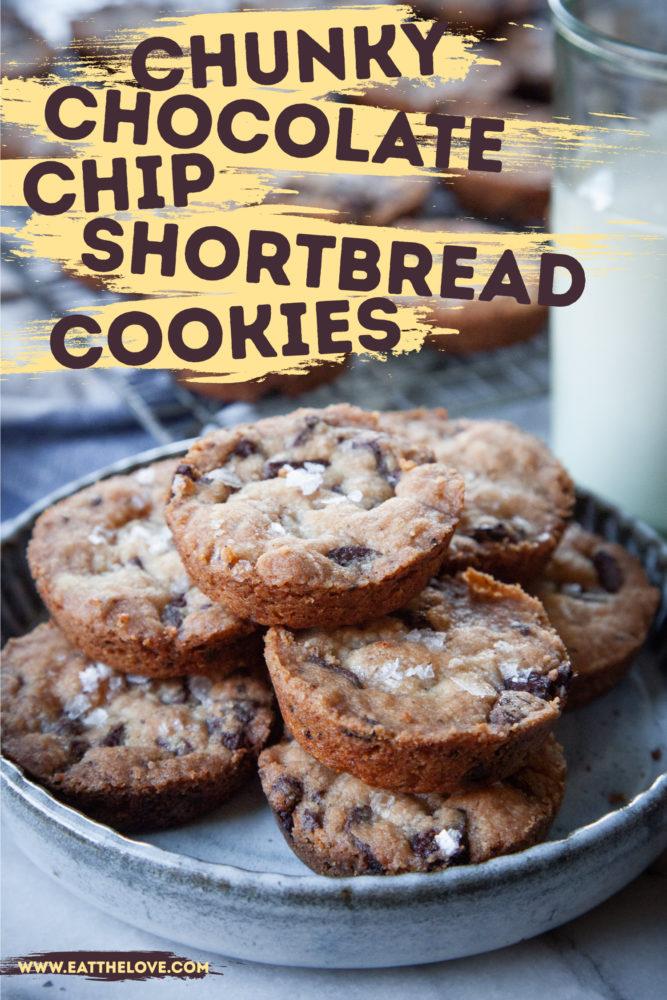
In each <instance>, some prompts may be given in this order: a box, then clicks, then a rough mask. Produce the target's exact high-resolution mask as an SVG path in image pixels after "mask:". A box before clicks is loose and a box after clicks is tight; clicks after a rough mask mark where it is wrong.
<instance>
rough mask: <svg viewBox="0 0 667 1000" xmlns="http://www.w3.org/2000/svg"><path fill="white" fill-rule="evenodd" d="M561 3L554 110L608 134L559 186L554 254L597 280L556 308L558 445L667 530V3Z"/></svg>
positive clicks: (593, 479) (587, 473) (608, 492)
mask: <svg viewBox="0 0 667 1000" xmlns="http://www.w3.org/2000/svg"><path fill="white" fill-rule="evenodd" d="M549 3H550V5H551V8H552V13H553V15H554V20H555V23H556V28H557V38H556V67H557V69H556V92H555V108H554V112H555V115H562V116H566V117H567V118H569V119H570V120H572V121H574V122H577V123H579V124H582V125H592V126H597V127H600V126H603V127H604V128H605V129H608V130H609V131H608V132H605V134H604V142H605V147H606V148H604V149H599V151H598V152H597V153H596V152H595V151H591V148H590V147H588V148H586V147H585V144H584V145H582V150H581V159H580V160H579V162H577V158H576V157H575V160H574V162H571V163H569V164H568V165H564V166H560V167H558V168H557V171H556V176H555V180H554V188H553V193H552V208H551V227H550V228H551V231H552V232H553V233H555V234H558V235H556V236H555V238H554V244H555V248H556V249H562V250H563V252H570V253H572V254H573V255H574V256H576V257H577V258H578V259H579V260H580V261H581V263H582V265H583V267H584V269H585V271H586V288H585V290H584V293H583V295H582V297H581V298H580V299H579V300H578V301H577V302H576V303H574V304H573V305H571V306H566V307H562V308H557V309H552V310H551V364H552V443H553V447H554V450H555V451H556V453H557V454H558V456H559V457H560V458H561V459H562V461H563V462H564V463H565V465H566V466H567V467H568V469H569V471H570V472H571V474H572V476H573V478H574V479H575V480H576V481H577V482H579V483H581V484H582V485H583V486H585V487H588V488H589V489H592V490H594V491H595V492H597V493H599V494H600V495H602V496H604V497H606V498H607V499H608V500H611V501H613V502H614V503H617V504H618V505H619V506H621V507H622V508H623V509H624V510H626V511H627V512H629V513H631V514H634V515H636V516H638V517H641V518H642V519H644V520H646V521H648V522H649V523H650V524H652V525H654V526H655V527H656V528H658V529H660V530H662V531H663V532H667V0H549ZM582 237H585V239H582Z"/></svg>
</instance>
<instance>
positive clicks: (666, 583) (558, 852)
mask: <svg viewBox="0 0 667 1000" xmlns="http://www.w3.org/2000/svg"><path fill="white" fill-rule="evenodd" d="M182 450H183V445H182V444H181V445H180V446H179V445H173V446H170V447H168V448H161V449H156V450H154V451H152V452H147V453H145V454H143V455H141V456H138V457H137V458H135V459H133V460H131V461H127V462H123V463H118V464H116V465H115V466H113V467H110V468H109V469H106V470H104V472H102V473H101V474H100V475H102V476H106V475H110V474H113V473H116V472H124V471H127V470H129V469H132V468H136V467H137V466H139V465H143V464H145V463H146V462H149V461H155V460H156V459H158V458H161V457H164V456H166V455H169V454H177V453H180V452H181V451H182ZM97 478H99V475H97V476H91V477H88V479H86V480H82V481H80V482H78V483H74V484H72V485H71V486H70V487H69V488H67V489H65V490H62V491H60V493H58V494H57V495H55V494H54V495H53V496H51V497H48V498H47V499H46V500H45V501H44V502H43V503H41V504H39V505H37V506H35V507H33V508H31V509H30V510H29V511H28V512H27V513H26V514H25V515H24V516H23V517H22V518H20V519H19V520H17V521H15V522H14V523H12V524H11V525H9V526H8V528H7V531H6V532H5V533H4V535H3V555H2V562H3V583H2V624H3V633H4V635H5V638H7V637H9V636H10V635H18V634H21V633H23V632H25V631H27V629H29V628H30V627H31V626H32V625H33V624H34V623H35V622H36V621H37V620H39V618H40V617H43V616H44V612H43V609H42V607H41V605H40V602H39V599H38V598H37V596H36V594H35V592H34V589H33V586H32V582H31V580H30V576H29V573H28V569H27V565H26V562H25V545H26V542H27V539H28V537H29V535H30V531H31V528H32V524H33V522H34V520H35V518H36V517H37V515H38V514H39V513H40V512H41V510H43V509H44V508H45V507H46V506H48V505H49V504H51V503H53V502H54V501H55V500H56V499H59V498H60V497H61V496H64V495H67V494H68V493H70V492H73V491H74V490H76V489H79V488H80V487H81V486H83V485H85V484H87V483H88V482H93V481H95V480H96V479H97ZM577 517H578V519H579V520H580V521H581V522H582V523H583V524H584V525H585V527H587V528H589V529H591V530H595V531H597V532H599V533H600V534H602V535H604V536H605V537H607V538H610V539H614V540H616V539H618V540H620V541H621V542H622V543H623V544H625V545H627V546H628V547H629V548H630V549H631V550H634V551H635V552H636V553H637V554H638V555H639V556H640V558H641V559H642V560H643V562H644V565H645V566H646V568H647V570H648V572H649V574H650V575H651V577H652V579H653V580H654V582H655V583H656V584H657V585H659V586H661V587H662V589H663V606H662V611H661V614H659V616H658V619H657V624H656V626H655V628H654V630H653V633H652V636H651V638H650V640H649V642H648V643H647V646H646V648H645V649H644V651H643V653H642V654H641V656H640V657H639V658H638V661H637V663H636V665H635V667H634V668H633V670H632V672H631V674H630V676H629V677H628V678H627V679H626V680H625V681H624V682H623V683H622V684H621V685H620V686H619V687H618V688H616V689H615V690H614V691H613V692H611V694H609V695H607V696H606V697H604V698H602V699H600V700H599V701H598V702H596V703H594V704H593V705H590V706H588V707H587V708H585V709H582V710H580V711H578V712H576V713H571V714H569V715H566V716H565V717H564V718H563V719H562V720H561V722H560V724H559V726H558V729H557V733H556V735H557V737H558V738H559V740H560V741H561V742H562V743H563V745H564V747H565V751H566V755H567V759H568V765H569V780H568V789H567V793H566V796H565V802H564V804H563V808H562V810H561V813H560V815H559V817H558V820H557V822H556V824H555V826H554V829H553V831H552V834H551V838H550V840H549V841H548V842H546V843H544V844H540V845H539V846H537V847H533V848H531V849H530V850H527V851H523V852H522V853H520V854H515V855H511V856H508V857H504V858H496V859H494V860H493V861H488V862H486V863H485V864H482V865H477V866H470V867H467V868H466V867H462V868H453V869H451V870H449V871H444V872H436V873H433V874H430V875H401V876H368V877H364V878H357V879H326V878H323V877H321V876H317V875H313V874H312V873H311V872H309V870H308V869H307V868H305V867H304V866H303V865H302V864H301V862H300V861H298V859H297V858H296V857H295V856H294V855H293V854H292V853H291V851H290V850H289V848H288V847H287V846H286V844H285V842H284V841H283V838H282V836H281V835H280V833H279V832H278V829H277V827H276V825H275V823H274V821H273V818H272V816H271V814H270V811H269V809H268V806H267V805H266V803H265V802H264V799H263V796H262V794H261V790H260V788H259V784H258V783H257V784H254V785H253V786H252V787H250V788H248V789H247V790H246V791H245V792H244V793H243V794H242V795H239V796H238V797H237V798H235V799H234V800H233V801H232V802H230V803H228V804H227V805H226V806H225V807H223V808H221V809H219V810H218V811H217V812H216V813H213V814H212V815H210V816H208V817H206V818H205V819H202V820H200V821H199V822H197V823H191V824H189V825H188V826H185V827H181V828H179V829H176V830H169V831H165V832H162V833H158V834H153V835H151V836H148V837H146V838H145V839H143V840H138V839H133V838H129V837H123V836H121V835H120V834H118V833H116V832H115V831H113V830H110V829H109V828H108V827H104V826H101V825H99V824H97V823H93V822H92V821H91V820H89V819H87V818H86V817H85V816H82V815H81V814H80V813H78V812H76V811H75V810H73V809H69V808H67V807H66V806H64V805H62V804H61V803H59V802H57V801H56V800H55V799H54V798H53V797H52V796H51V795H49V794H48V793H47V792H45V791H44V790H43V789H41V788H39V787H38V786H37V785H35V784H33V783H32V782H30V781H28V780H27V779H26V778H25V777H24V776H23V775H22V773H21V772H20V770H19V769H18V768H17V767H15V766H14V765H13V764H10V763H8V762H7V761H4V760H3V762H2V774H3V780H4V806H5V813H6V816H7V819H8V821H9V823H10V825H11V827H12V828H13V830H14V833H15V835H16V838H17V842H18V843H19V845H20V846H21V848H22V849H23V851H24V852H25V853H26V854H27V855H28V857H29V858H31V859H32V860H33V861H34V862H35V864H37V865H38V866H39V867H40V868H41V869H42V870H43V871H45V872H47V873H48V874H49V875H51V876H52V877H53V878H55V879H58V880H60V881H62V883H63V885H65V886H66V887H67V888H68V889H69V890H71V891H73V892H75V893H77V894H78V895H80V896H82V897H83V898H85V899H87V900H89V901H90V902H93V903H95V904H97V905H98V906H100V907H101V908H102V909H104V910H106V911H107V912H108V913H112V914H113V915H114V916H116V917H119V918H120V919H122V920H126V921H129V922H130V923H132V924H133V925H135V926H137V927H141V928H143V929H145V930H148V931H151V932H152V933H154V934H158V935H161V936H163V937H166V938H170V939H172V940H174V941H178V942H180V943H183V944H190V945H192V946H195V947H197V948H200V949H203V950H205V951H209V952H211V953H214V954H220V955H227V956H231V957H236V958H243V959H249V960H252V961H259V962H271V963H275V964H284V965H305V966H314V967H322V968H324V967H327V968H355V967H356V968H372V967H378V966H392V965H410V964H416V963H421V962H434V961H438V960H441V959H447V958H455V957H460V956H463V955H470V954H475V953H477V952H481V951H489V950H491V949H494V948H501V947H504V946H505V945H509V944H513V943H514V942H516V941H519V940H521V939H522V938H527V937H532V936H534V935H536V934H540V933H542V932H543V931H546V930H549V929H550V928H552V927H556V926H557V925H559V924H562V923H564V922H565V921H567V920H570V919H572V918H573V917H576V916H577V915H578V914H580V913H583V912H584V911H586V910H588V909H590V908H591V907H593V906H596V905H597V904H598V903H600V902H602V901H603V900H604V899H606V898H607V897H608V896H610V895H612V894H613V893H614V892H617V891H618V890H619V889H621V888H622V887H623V886H624V885H626V884H627V883H628V882H630V881H631V880H632V879H633V878H635V876H636V875H638V874H639V872H641V871H642V870H643V868H645V867H646V865H648V864H649V863H650V862H651V861H652V860H653V859H654V858H655V857H657V855H658V854H659V853H660V852H661V850H663V849H664V847H665V846H666V845H667V774H665V773H663V774H661V773H660V772H661V771H662V770H663V768H664V760H665V759H667V738H666V735H665V734H666V731H667V690H666V686H665V678H664V673H662V672H661V663H662V665H663V667H664V663H665V650H666V646H667V641H666V637H665V607H666V605H667V601H665V599H664V597H665V593H666V592H667V546H665V545H664V543H662V542H661V541H660V539H659V538H658V536H657V535H656V534H655V533H654V532H652V531H651V530H650V529H648V528H646V527H645V526H644V525H641V524H638V523H637V522H634V521H632V520H629V519H627V518H625V517H623V516H622V515H621V514H620V513H619V512H618V511H616V510H614V509H613V508H611V507H609V506H607V505H605V504H603V503H601V502H600V501H598V500H596V499H595V498H594V497H591V496H590V495H588V494H581V496H580V499H579V504H578V510H577ZM658 750H661V751H662V758H660V756H659V754H658V753H657V752H655V751H658ZM656 757H657V758H658V759H656Z"/></svg>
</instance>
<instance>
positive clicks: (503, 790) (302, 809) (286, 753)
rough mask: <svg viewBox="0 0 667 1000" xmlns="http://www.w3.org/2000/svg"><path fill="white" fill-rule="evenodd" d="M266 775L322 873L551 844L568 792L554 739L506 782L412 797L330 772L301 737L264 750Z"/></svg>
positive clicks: (279, 813) (480, 856)
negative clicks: (543, 842)
mask: <svg viewBox="0 0 667 1000" xmlns="http://www.w3.org/2000/svg"><path fill="white" fill-rule="evenodd" d="M259 773H260V777H261V779H262V786H263V788H264V791H265V793H266V796H267V798H268V800H269V804H270V805H271V808H272V809H273V812H274V814H275V816H276V819H277V820H278V824H279V826H280V829H281V831H282V833H283V835H284V837H285V840H286V841H287V843H288V844H289V845H290V847H291V848H292V849H293V851H294V852H295V853H296V854H297V855H298V856H299V857H300V858H301V860H302V861H303V862H304V863H305V864H307V865H308V866H309V867H310V868H312V869H313V870H314V871H316V872H318V873H319V874H320V875H334V876H346V875H402V874H404V873H405V872H433V871H439V870H441V869H443V868H449V867H451V866H453V865H465V864H479V862H481V861H487V860H488V859H489V858H495V857H498V855H501V854H512V853H514V852H515V851H521V850H523V849H524V848H526V847H531V846H532V845H533V844H536V843H538V842H539V841H540V840H543V839H544V837H545V836H546V834H547V832H548V830H549V827H550V826H551V824H552V822H553V820H554V817H555V816H556V813H557V812H558V810H559V808H560V804H561V802H562V799H563V793H564V790H565V773H566V767H565V759H564V757H563V754H562V751H561V748H560V747H559V746H558V744H557V743H556V741H555V740H554V738H553V736H550V737H549V738H548V740H547V742H546V743H545V744H544V746H542V747H540V749H539V750H536V751H534V752H533V753H532V754H531V755H530V757H529V758H528V760H527V761H526V763H525V764H524V766H523V767H522V768H521V769H520V770H519V771H517V772H516V773H515V774H513V775H512V776H511V777H509V778H506V779H505V780H504V781H502V782H496V783H495V784H493V785H487V786H484V787H480V788H475V789H471V790H468V791H457V792H454V793H453V794H452V795H449V796H446V795H445V796H443V795H436V794H429V795H405V794H401V793H400V792H386V791H382V790H380V789H379V788H373V787H372V786H370V785H366V784H364V783H363V782H362V781H359V780H358V779H357V778H353V777H352V776H351V775H349V774H340V773H337V772H335V771H331V770H329V768H328V767H325V766H324V764H320V763H319V761H317V760H315V758H314V757H311V756H310V754H308V753H306V751H305V750H304V749H302V747H300V746H299V744H298V743H297V742H296V741H295V740H286V741H284V742H282V743H280V744H278V745H277V746H273V747H270V748H269V749H267V750H263V751H262V753H261V755H260V758H259Z"/></svg>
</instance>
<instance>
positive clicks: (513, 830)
mask: <svg viewBox="0 0 667 1000" xmlns="http://www.w3.org/2000/svg"><path fill="white" fill-rule="evenodd" d="M165 501H166V506H165ZM572 503H573V490H572V484H571V482H570V480H569V478H568V476H567V475H566V473H565V472H564V470H563V469H562V467H561V466H560V464H559V463H558V462H557V461H556V460H555V459H554V458H553V456H552V455H551V454H550V453H549V451H548V449H547V448H546V447H545V446H544V445H543V444H541V443H540V442H539V441H537V439H535V438H533V437H532V436H530V435H528V434H525V433H524V432H522V431H520V430H518V429H517V428H515V427H512V426H511V425H507V424H501V423H498V422H493V421H463V420H449V419H448V418H447V415H446V414H445V413H444V411H415V412H409V413H386V414H379V413H368V412H364V411H362V410H360V409H357V408H355V407H351V406H347V405H345V404H342V405H338V406H332V407H328V408H327V409H324V410H297V411H295V412H294V413H291V414H287V415H286V416H280V417H273V418H270V419H266V420H261V421H258V422H257V423H255V424H250V425H245V426H241V427H236V428H232V429H224V430H219V431H215V432H214V433H212V434H209V435H208V436H206V437H204V438H202V439H201V440H199V441H197V442H196V443H195V445H194V446H193V447H192V448H191V449H190V451H189V452H188V454H187V455H186V456H185V457H184V458H182V459H178V460H175V461H173V462H164V463H159V464H157V465H154V466H150V467H148V468H144V469H141V470H139V471H138V472H136V473H134V474H132V475H129V476H121V477H114V478H113V479H109V480H106V481H104V482H102V483H100V484H98V485H96V486H93V487H89V488H88V489H86V490H83V491H82V492H81V493H79V494H77V495H75V496H73V497H71V498H69V499H68V500H65V501H63V502H62V503H60V504H57V505H56V506H55V507H53V508H51V509H50V510H48V511H47V512H46V513H45V514H43V515H42V517H41V518H40V519H39V521H38V522H37V525H36V527H35V532H34V537H33V540H32V542H31V545H30V550H29V557H30V563H31V567H32V571H33V574H34V576H35V579H36V582H37V585H38V588H39V590H40V593H41V594H42V596H43V598H44V601H45V603H46V605H47V607H48V608H49V610H50V612H51V614H52V616H53V618H54V620H55V622H56V623H57V625H54V624H49V625H41V626H39V628H38V629H36V630H35V631H34V632H33V633H31V634H30V635H29V636H26V637H24V638H23V639H19V640H14V641H12V642H11V643H10V645H9V649H8V652H7V654H6V656H5V662H4V665H3V674H4V680H5V684H6V691H7V692H8V693H7V694H6V695H5V725H4V743H3V746H4V750H5V752H6V753H7V755H8V756H9V757H11V758H12V759H14V760H15V761H16V762H17V763H19V764H21V765H22V766H23V767H24V768H25V769H26V771H27V772H28V773H29V774H31V775H32V776H33V777H35V778H36V779H37V780H38V781H40V782H41V783H42V784H44V785H46V786H47V787H48V788H50V789H51V790H52V791H54V792H55V793H56V794H57V795H58V796H59V797H61V798H63V799H64V800H65V801H67V802H69V803H71V804H73V805H75V806H77V807H78V808H81V809H83V810H84V811H85V812H87V813H88V814H89V815H91V816H93V817H95V818H97V819H101V820H103V821H104V822H107V823H111V824H112V825H114V826H116V827H117V828H120V829H146V828H150V827H156V826H161V825H166V824H168V823H174V822H182V821H184V820H186V819H188V818H190V817H192V816H194V815H197V814H200V813H202V812H203V811H204V810H206V809H210V808H213V807H214V806H215V805H217V804H218V803H219V802H221V801H223V799H224V798H225V797H227V796H228V795H229V794H230V792H231V791H232V790H233V789H234V788H235V787H238V786H239V784H240V783H241V782H242V781H243V778H244V775H246V774H248V773H249V771H250V770H251V768H252V764H253V761H254V760H255V759H256V758H257V757H258V755H259V771H260V777H261V780H262V785H263V787H264V791H265V793H266V795H267V798H268V800H269V803H270V805H271V807H272V809H273V810H274V812H275V814H276V817H277V819H278V822H279V824H280V827H281V829H282V831H283V833H284V835H285V837H286V839H287V841H288V843H289V844H290V846H291V847H292V848H293V849H294V850H295V852H296V853H297V854H298V855H299V856H300V857H301V858H302V859H303V860H304V861H305V862H306V864H308V865H310V867H312V868H313V869H314V870H316V871H318V872H321V873H323V874H326V875H356V874H398V873H402V872H409V871H412V872H427V871H433V870H437V869H441V868H445V867H447V866H449V865H454V864H462V863H466V862H472V863H475V862H479V861H483V860H485V859H487V858H490V857H493V856H496V855H500V854H504V853H508V852H512V851H516V850H520V849H522V848H524V847H527V846H530V845H531V844H534V843H536V842H537V841H538V840H540V839H541V838H542V837H544V836H545V834H546V833H547V831H548V829H549V827H550V825H551V822H552V821H553V819H554V817H555V815H556V813H557V811H558V808H559V806H560V802H561V800H562V796H563V792H564V785H565V762H564V759H563V754H562V751H561V749H560V747H559V746H558V745H557V744H556V742H555V741H554V739H553V736H552V735H551V731H552V728H553V725H554V723H555V722H556V720H557V719H558V717H559V715H560V713H561V711H562V709H563V707H564V704H565V699H566V694H567V690H568V687H570V683H571V673H572V671H571V667H570V658H572V661H573V664H574V667H575V675H574V679H573V682H572V690H573V691H574V693H575V698H576V700H577V701H578V702H579V703H583V702H585V701H586V700H589V699H590V698H591V697H593V696H595V695H597V694H600V693H602V692H603V691H604V690H606V689H607V688H608V687H609V686H611V685H612V684H613V683H615V682H616V681H617V680H618V679H620V677H621V676H622V674H623V672H624V671H625V670H626V669H627V667H628V666H629V664H630V662H631V660H632V657H633V655H634V653H635V652H636V650H637V649H638V647H639V645H640V644H641V642H642V640H643V638H644V635H645V632H646V629H647V628H648V625H649V623H650V619H651V617H652V614H653V611H654V610H655V604H656V600H657V595H656V592H655V591H654V590H653V589H652V588H651V587H650V585H649V584H648V581H647V580H646V577H645V575H644V573H643V570H642V569H641V567H640V566H639V564H638V563H637V561H636V560H634V559H633V558H632V557H630V556H629V555H628V554H627V553H625V552H624V551H623V550H622V549H620V547H619V546H614V545H609V544H607V543H606V542H603V541H602V540H601V539H595V538H594V537H593V536H591V535H588V534H586V533H585V532H583V531H582V530H581V529H578V528H575V527H571V528H569V529H568V530H567V532H566V521H567V518H568V517H569V515H570V511H571V508H572ZM559 543H560V545H559ZM517 581H520V583H521V584H522V585H523V588H525V589H523V588H522V586H520V585H519V583H518V582H517ZM535 595H537V596H535ZM538 596H539V598H540V599H541V600H543V601H544V604H545V605H546V608H547V611H545V607H544V606H543V604H542V603H541V602H540V600H538V599H537V597H538ZM547 612H548V615H549V617H547ZM267 626H268V631H267V628H266V627H267ZM554 626H555V627H554ZM263 633H265V634H263ZM559 633H560V635H559ZM563 640H565V644H564V641H563ZM262 642H263V643H264V649H265V660H266V667H268V671H269V674H270V681H271V682H272V685H273V688H274V689H275V693H276V695H277V699H278V702H279V705H280V709H281V712H282V716H283V719H284V722H285V732H284V735H283V736H282V739H281V741H280V742H278V743H274V745H272V746H269V747H268V749H265V750H263V752H262V753H261V754H260V750H261V749H262V747H263V746H264V745H265V744H266V743H268V742H269V741H270V737H271V735H272V723H273V717H272V708H271V704H272V691H271V684H270V683H269V675H267V673H266V667H265V666H264V663H263V657H262ZM566 645H567V647H568V649H566ZM568 650H569V655H568Z"/></svg>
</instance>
